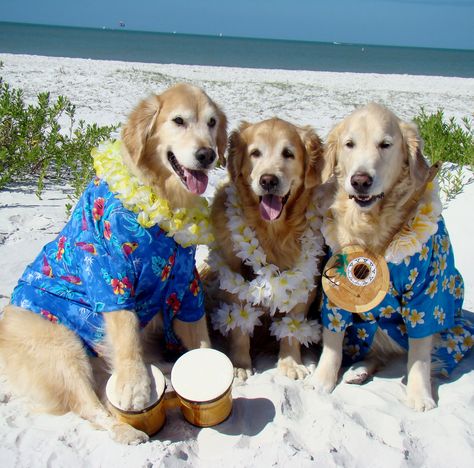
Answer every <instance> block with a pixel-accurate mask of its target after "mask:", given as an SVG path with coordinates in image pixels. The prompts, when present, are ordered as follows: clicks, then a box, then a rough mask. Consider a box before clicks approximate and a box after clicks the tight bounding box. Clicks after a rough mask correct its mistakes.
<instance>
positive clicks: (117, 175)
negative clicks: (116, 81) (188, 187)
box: [92, 140, 214, 247]
mask: <svg viewBox="0 0 474 468" xmlns="http://www.w3.org/2000/svg"><path fill="white" fill-rule="evenodd" d="M121 146H122V142H121V141H120V140H116V141H108V142H105V143H102V144H101V145H100V146H99V147H98V148H94V149H93V150H92V157H93V158H94V169H95V171H96V174H97V176H98V177H99V178H101V179H102V180H104V181H105V182H107V184H108V186H109V188H110V190H111V191H112V192H114V193H116V195H115V196H116V198H118V199H119V200H120V201H121V202H122V204H123V206H124V207H125V208H127V209H128V210H130V211H133V212H134V213H136V214H137V215H138V216H137V221H138V222H139V224H140V225H141V226H143V227H144V228H150V227H151V226H154V225H155V224H158V225H159V226H160V227H161V228H162V229H163V230H164V231H165V232H166V233H167V235H168V236H170V237H173V238H174V240H175V241H176V242H177V243H178V244H180V245H182V246H183V247H189V246H190V245H196V244H209V243H211V242H212V241H213V240H214V236H213V235H212V232H211V227H210V224H209V205H208V203H207V200H206V199H205V198H199V201H198V206H197V207H196V208H192V209H187V208H178V209H175V210H171V208H170V206H169V204H168V202H167V200H165V199H164V198H161V197H159V196H158V195H157V194H156V192H155V191H154V190H153V188H152V187H150V186H148V185H144V184H143V183H142V182H140V180H139V179H138V177H136V176H135V175H133V174H131V173H130V170H129V169H128V167H127V166H126V164H125V163H124V162H123V159H122V153H121Z"/></svg>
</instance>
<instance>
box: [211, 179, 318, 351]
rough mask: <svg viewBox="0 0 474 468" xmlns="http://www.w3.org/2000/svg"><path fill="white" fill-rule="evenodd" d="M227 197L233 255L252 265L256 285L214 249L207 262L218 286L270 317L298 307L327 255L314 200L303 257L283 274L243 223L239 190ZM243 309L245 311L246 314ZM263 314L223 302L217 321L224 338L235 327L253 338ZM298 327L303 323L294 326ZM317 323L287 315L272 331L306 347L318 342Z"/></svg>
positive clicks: (229, 191) (303, 239)
mask: <svg viewBox="0 0 474 468" xmlns="http://www.w3.org/2000/svg"><path fill="white" fill-rule="evenodd" d="M226 194H227V200H226V203H225V205H226V214H227V218H228V227H229V230H230V232H231V240H232V245H233V248H234V252H235V253H236V255H237V256H238V257H239V258H240V259H242V260H243V262H244V263H245V264H246V265H249V266H251V267H252V269H253V271H254V273H255V275H256V277H255V278H254V279H253V280H252V281H247V280H245V279H244V277H243V276H242V275H240V274H239V273H236V272H234V271H232V270H231V269H230V268H229V267H228V266H227V264H226V263H225V262H224V261H223V260H222V258H221V257H220V255H219V254H218V252H217V249H215V248H213V249H211V253H210V256H209V264H210V267H211V269H212V270H214V271H216V272H219V282H220V288H221V289H223V290H226V291H228V292H230V293H232V294H235V295H236V296H237V297H238V298H239V299H240V301H242V303H243V302H245V301H248V302H249V303H251V304H252V305H254V306H259V307H264V308H266V309H269V311H270V314H271V315H272V316H273V315H274V314H275V312H276V311H277V310H278V311H279V312H284V313H287V312H290V311H291V310H292V309H293V308H294V307H295V306H296V305H297V304H300V303H304V302H306V301H307V299H308V295H309V293H310V291H312V289H313V288H314V287H315V286H316V284H315V277H316V275H318V274H319V269H318V261H317V257H318V256H319V255H321V254H322V253H323V251H322V245H323V239H322V236H321V234H320V232H319V228H320V226H321V219H320V217H319V216H318V215H317V211H316V206H315V204H314V202H311V205H310V206H309V208H308V210H307V213H306V218H307V219H308V221H309V225H308V228H307V229H306V231H305V232H304V234H303V235H302V236H301V253H300V256H299V258H298V260H297V262H296V265H295V267H294V268H292V269H290V270H285V271H280V269H279V268H278V267H277V266H275V265H272V264H269V263H267V261H266V255H265V252H264V251H263V249H262V248H261V246H260V244H259V242H258V239H257V236H256V234H255V231H254V230H253V229H252V228H250V227H249V226H247V225H246V224H245V222H244V221H243V217H242V210H241V207H240V204H239V200H238V198H237V193H236V190H235V187H233V186H232V185H229V186H228V187H227V188H226ZM242 311H245V312H244V313H243V314H242ZM263 313H264V312H263V311H262V309H259V308H253V307H252V306H250V305H249V304H245V305H240V306H239V305H237V304H234V305H233V306H229V305H228V304H223V305H221V306H220V308H219V309H218V310H217V311H216V312H215V316H214V318H213V323H214V327H215V328H216V329H219V330H220V331H221V332H222V333H223V334H227V333H228V332H229V331H230V330H232V329H233V328H235V327H237V326H238V327H239V328H241V329H242V330H243V331H246V332H247V333H250V334H251V333H252V332H253V328H254V327H255V326H256V325H258V324H260V320H259V319H258V317H259V316H260V315H262V314H263ZM291 320H293V321H294V322H292V323H293V325H291V324H290V321H291ZM296 323H300V325H299V326H295V325H294V324H296ZM303 324H304V325H303ZM316 324H317V322H315V321H314V322H307V321H306V320H305V319H304V318H303V317H299V318H297V317H289V318H288V320H276V321H274V322H273V324H272V330H271V331H272V334H274V335H275V336H276V337H277V338H278V339H281V338H283V337H285V336H288V337H290V339H291V337H292V336H293V337H295V338H296V339H297V340H298V341H300V342H301V343H304V344H307V343H308V342H311V341H314V342H316V341H318V339H319V329H318V327H317V326H316ZM289 325H290V326H289Z"/></svg>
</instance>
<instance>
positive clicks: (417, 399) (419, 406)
mask: <svg viewBox="0 0 474 468" xmlns="http://www.w3.org/2000/svg"><path fill="white" fill-rule="evenodd" d="M407 405H408V406H409V407H410V408H413V409H414V410H415V411H419V412H423V411H429V410H432V409H433V408H436V403H435V401H434V400H433V398H432V397H431V396H429V395H408V396H407Z"/></svg>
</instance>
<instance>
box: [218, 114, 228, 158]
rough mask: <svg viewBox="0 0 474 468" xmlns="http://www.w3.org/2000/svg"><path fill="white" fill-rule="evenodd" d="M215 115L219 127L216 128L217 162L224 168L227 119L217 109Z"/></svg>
mask: <svg viewBox="0 0 474 468" xmlns="http://www.w3.org/2000/svg"><path fill="white" fill-rule="evenodd" d="M217 115H218V117H219V126H218V128H217V138H216V144H217V155H218V157H219V162H220V163H221V164H222V165H223V166H225V164H226V162H225V150H226V147H227V117H226V116H225V114H224V112H222V111H221V110H220V109H219V108H217Z"/></svg>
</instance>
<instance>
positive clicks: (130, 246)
mask: <svg viewBox="0 0 474 468" xmlns="http://www.w3.org/2000/svg"><path fill="white" fill-rule="evenodd" d="M137 247H138V242H124V243H123V244H122V252H123V253H124V254H125V255H126V256H127V257H128V256H129V255H130V254H131V253H133V252H135V250H136V248H137Z"/></svg>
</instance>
